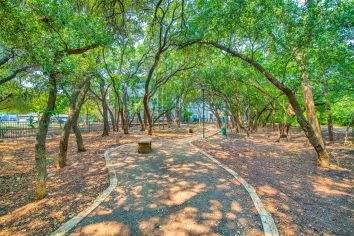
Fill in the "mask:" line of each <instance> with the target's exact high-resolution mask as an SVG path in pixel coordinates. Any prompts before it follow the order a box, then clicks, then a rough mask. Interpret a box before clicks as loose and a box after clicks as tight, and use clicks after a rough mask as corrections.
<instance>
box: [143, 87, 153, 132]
mask: <svg viewBox="0 0 354 236" xmlns="http://www.w3.org/2000/svg"><path fill="white" fill-rule="evenodd" d="M148 97H149V93H148V92H145V95H144V99H143V104H144V114H145V117H146V120H147V132H148V135H152V119H151V115H150V112H149V104H148V103H149V98H148ZM144 122H145V120H144Z"/></svg>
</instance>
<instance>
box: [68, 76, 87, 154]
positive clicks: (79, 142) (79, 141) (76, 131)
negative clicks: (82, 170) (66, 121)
mask: <svg viewBox="0 0 354 236" xmlns="http://www.w3.org/2000/svg"><path fill="white" fill-rule="evenodd" d="M89 87H90V82H87V84H86V85H85V89H84V92H83V94H82V96H81V99H80V101H79V103H78V104H77V106H76V109H75V112H74V119H73V123H72V128H73V131H74V134H75V137H76V144H77V151H78V152H85V151H86V148H85V146H84V142H83V139H82V135H81V131H80V128H79V127H78V121H79V117H80V111H81V107H82V105H83V104H84V103H85V97H86V95H87V92H88V89H89Z"/></svg>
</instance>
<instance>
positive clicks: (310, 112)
mask: <svg viewBox="0 0 354 236" xmlns="http://www.w3.org/2000/svg"><path fill="white" fill-rule="evenodd" d="M302 78H303V81H302V83H301V87H302V91H303V95H304V101H305V108H306V115H307V119H308V121H309V123H310V124H311V126H312V127H313V129H314V132H315V135H316V136H317V138H318V141H319V142H320V144H321V146H323V147H324V146H325V145H324V142H323V138H322V132H321V127H320V124H319V122H318V119H317V115H316V108H315V104H314V101H313V95H312V89H311V87H310V86H309V84H308V75H307V72H304V73H303V75H302Z"/></svg>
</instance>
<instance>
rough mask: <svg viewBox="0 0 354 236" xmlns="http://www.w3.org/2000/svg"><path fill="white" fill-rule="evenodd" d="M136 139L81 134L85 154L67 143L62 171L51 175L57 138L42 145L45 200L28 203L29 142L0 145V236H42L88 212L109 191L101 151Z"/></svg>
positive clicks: (31, 171) (31, 161) (30, 198)
mask: <svg viewBox="0 0 354 236" xmlns="http://www.w3.org/2000/svg"><path fill="white" fill-rule="evenodd" d="M138 136H139V135H137V134H134V135H126V136H124V135H122V134H117V133H112V135H111V136H109V137H101V136H100V133H90V134H84V143H85V146H86V149H87V151H86V152H83V153H77V151H76V150H77V149H76V143H75V137H74V136H71V137H70V145H69V150H68V162H67V166H66V167H65V168H63V169H62V170H57V169H56V168H55V166H54V159H55V157H56V155H57V154H58V145H59V137H58V136H55V137H52V138H48V139H47V157H48V158H47V160H48V168H47V170H48V180H47V181H48V182H47V189H48V195H47V197H46V198H45V199H43V200H40V201H35V200H34V164H35V163H34V143H35V140H34V138H25V139H18V140H3V142H1V143H0V235H47V234H48V233H50V232H52V231H53V230H54V229H56V228H58V227H59V226H60V225H61V224H62V223H63V222H65V221H67V220H68V219H69V218H71V217H73V216H74V215H76V214H77V213H78V212H80V211H81V210H83V209H84V208H85V207H86V206H88V205H89V204H90V203H91V202H92V201H93V200H94V199H95V198H96V197H97V196H98V195H99V194H100V193H101V192H102V191H103V190H104V189H105V188H107V187H108V185H109V178H108V172H107V170H106V166H105V160H104V158H103V154H104V151H105V150H106V149H107V148H108V147H110V146H113V145H119V144H122V143H128V142H133V141H135V140H136V138H137V137H138Z"/></svg>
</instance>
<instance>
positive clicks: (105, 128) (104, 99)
mask: <svg viewBox="0 0 354 236" xmlns="http://www.w3.org/2000/svg"><path fill="white" fill-rule="evenodd" d="M100 91H101V96H102V100H101V103H102V116H103V132H102V137H104V136H109V121H108V104H107V96H106V95H107V94H106V92H105V89H104V81H102V82H100Z"/></svg>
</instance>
